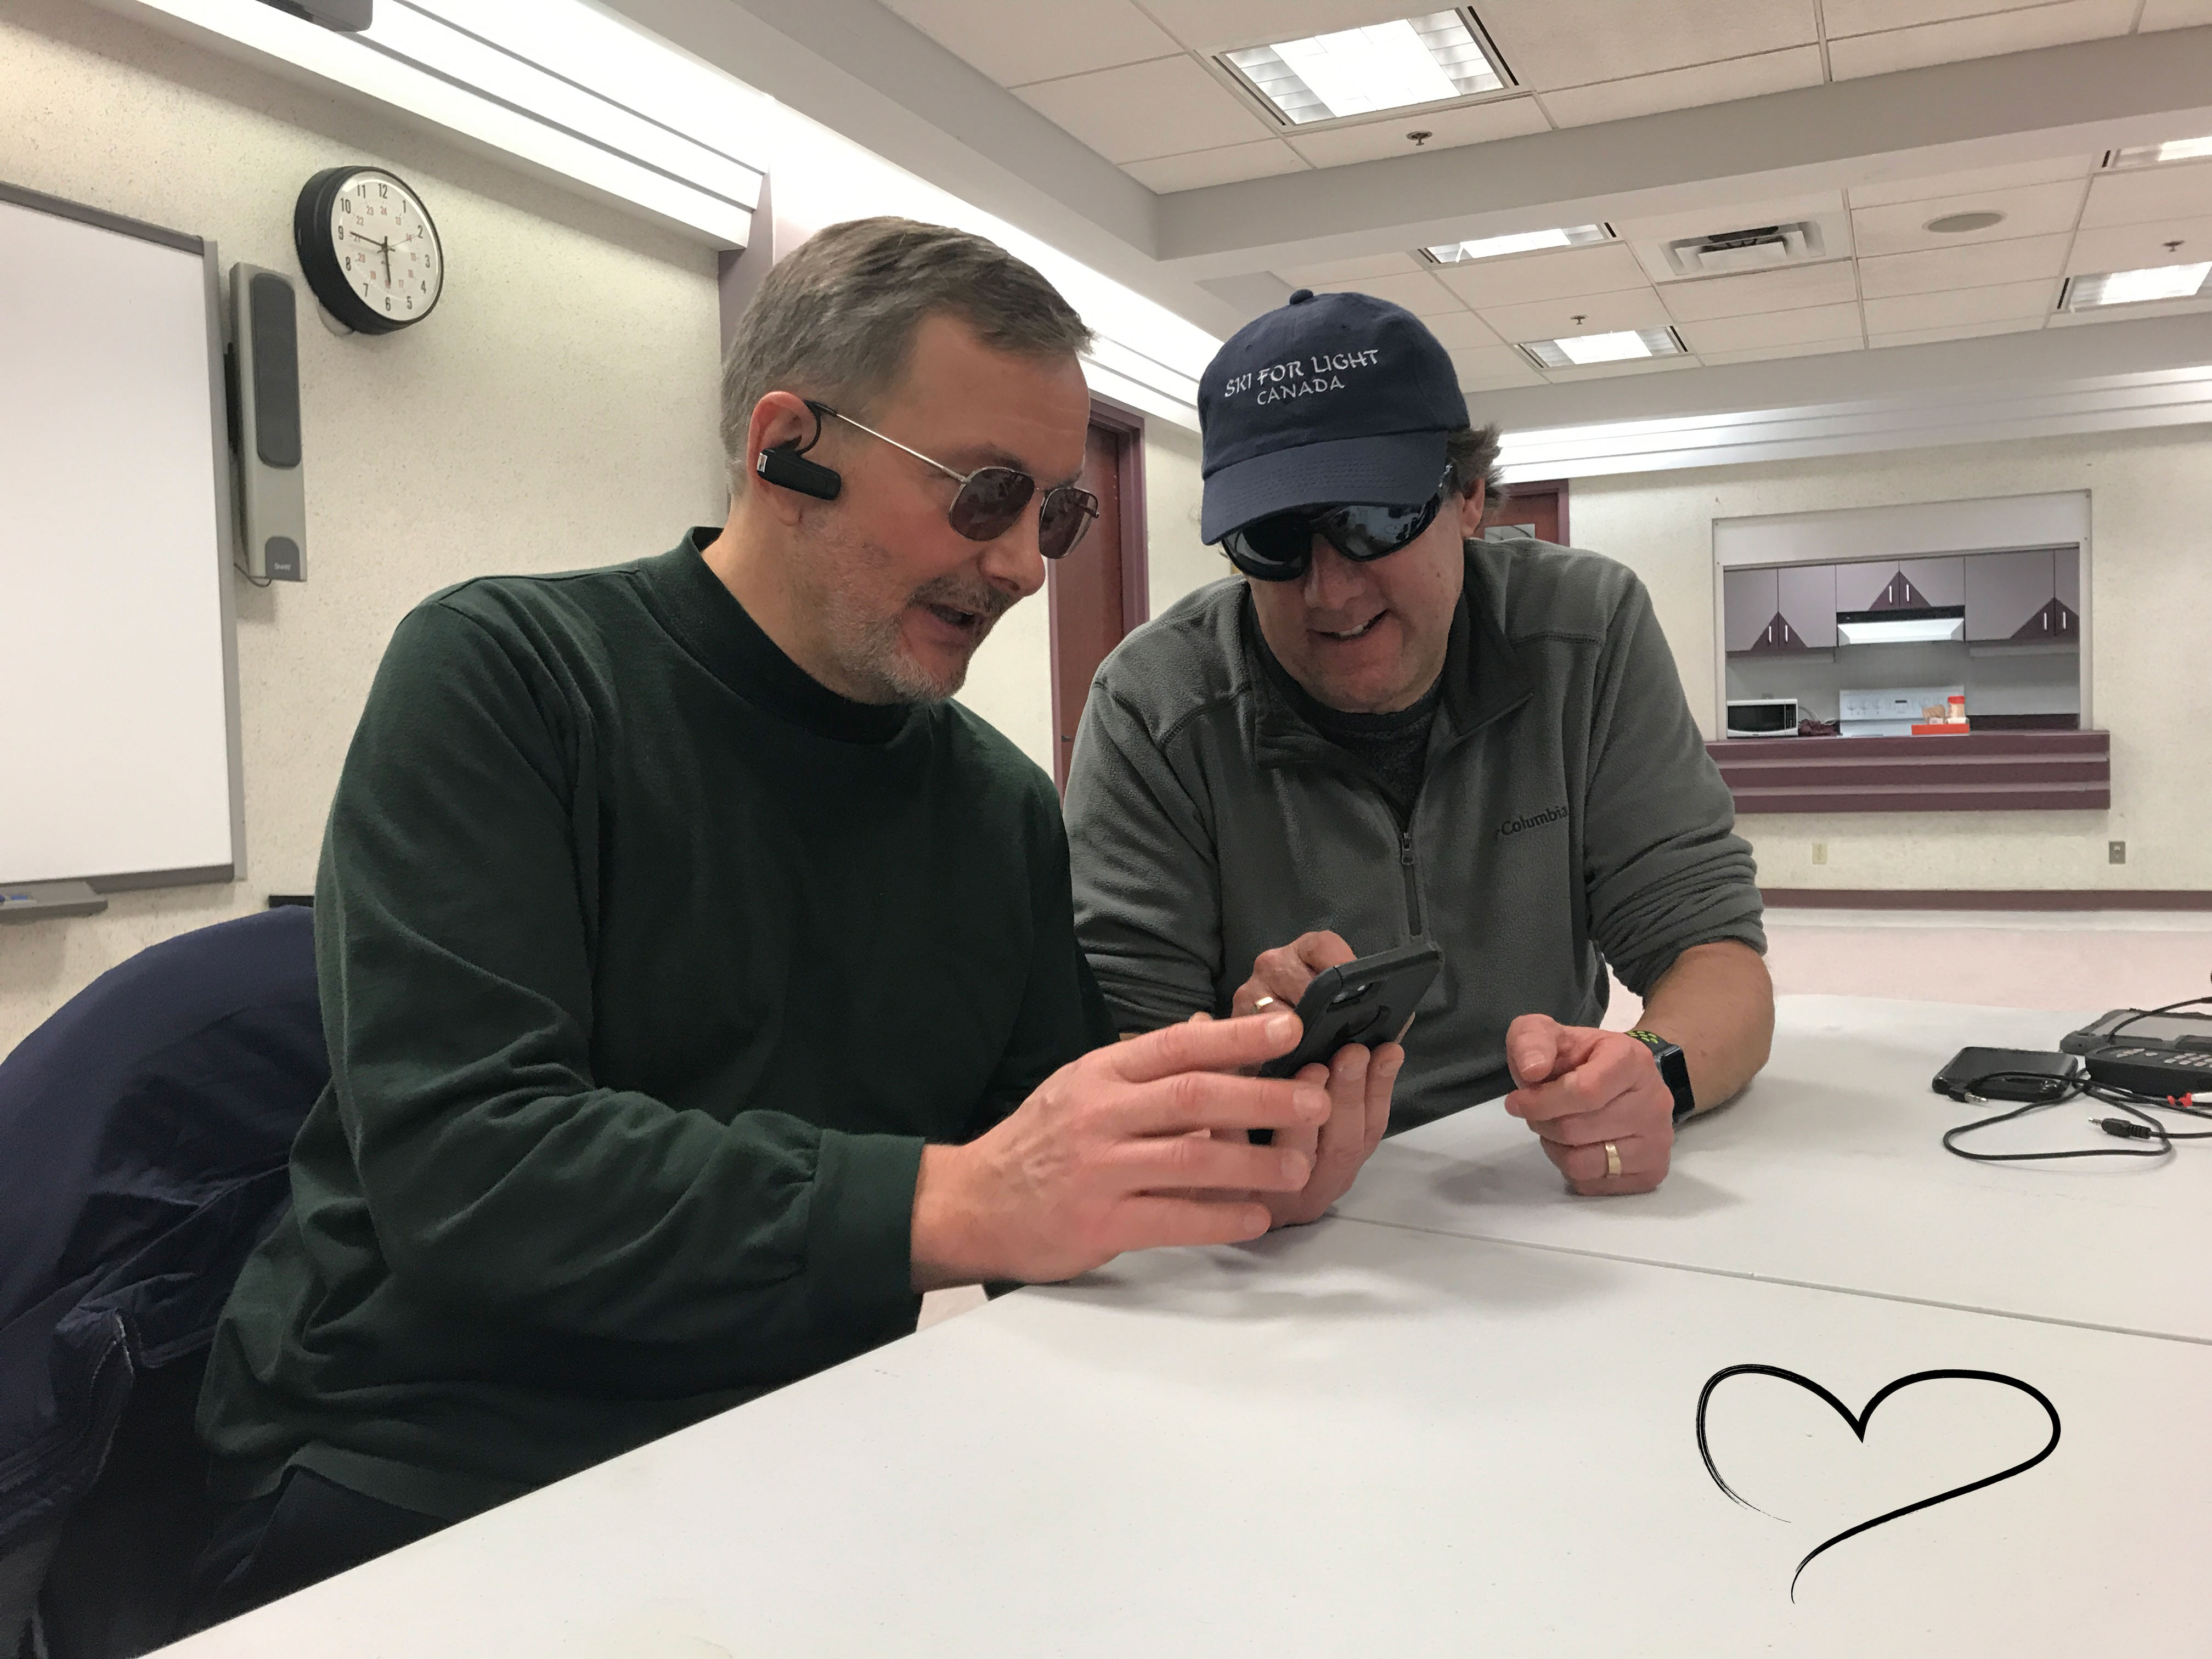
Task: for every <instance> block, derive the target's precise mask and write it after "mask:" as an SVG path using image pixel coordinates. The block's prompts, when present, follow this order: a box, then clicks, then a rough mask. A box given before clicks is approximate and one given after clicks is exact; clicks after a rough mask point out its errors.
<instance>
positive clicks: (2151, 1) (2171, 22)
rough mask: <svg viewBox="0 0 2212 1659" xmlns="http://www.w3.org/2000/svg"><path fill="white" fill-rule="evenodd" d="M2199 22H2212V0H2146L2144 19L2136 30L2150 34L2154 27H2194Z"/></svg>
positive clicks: (2137, 25)
mask: <svg viewBox="0 0 2212 1659" xmlns="http://www.w3.org/2000/svg"><path fill="white" fill-rule="evenodd" d="M2199 23H2212V0H2144V5H2143V12H2142V21H2141V22H2139V23H2137V24H2136V33H2139V34H2148V33H2151V32H2152V31H2153V30H2154V29H2186V28H2194V27H2196V26H2197V24H2199Z"/></svg>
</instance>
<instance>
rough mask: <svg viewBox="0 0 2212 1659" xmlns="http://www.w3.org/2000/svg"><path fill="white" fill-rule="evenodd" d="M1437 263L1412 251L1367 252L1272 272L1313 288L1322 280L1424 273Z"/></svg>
mask: <svg viewBox="0 0 2212 1659" xmlns="http://www.w3.org/2000/svg"><path fill="white" fill-rule="evenodd" d="M1435 269H1436V267H1435V266H1434V265H1432V264H1429V262H1428V261H1427V260H1425V259H1423V258H1419V257H1418V256H1417V255H1414V254H1411V253H1370V254H1367V255H1365V256H1364V257H1363V258H1358V259H1331V260H1329V261H1328V263H1327V264H1318V265H1290V266H1286V267H1285V268H1284V269H1283V270H1279V271H1277V272H1276V273H1275V275H1276V276H1279V277H1281V278H1282V279H1283V280H1284V281H1285V282H1286V283H1289V284H1290V285H1291V287H1292V288H1312V287H1314V286H1315V285H1316V284H1317V283H1357V282H1363V281H1364V280H1365V279H1366V278H1368V277H1370V276H1412V275H1414V274H1415V273H1419V274H1421V275H1426V274H1428V273H1429V272H1431V271H1433V270H1435Z"/></svg>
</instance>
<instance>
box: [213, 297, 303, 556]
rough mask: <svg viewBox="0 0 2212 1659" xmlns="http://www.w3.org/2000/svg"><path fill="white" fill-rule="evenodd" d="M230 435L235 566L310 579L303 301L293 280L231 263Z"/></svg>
mask: <svg viewBox="0 0 2212 1659" xmlns="http://www.w3.org/2000/svg"><path fill="white" fill-rule="evenodd" d="M230 337H231V348H230V350H231V366H232V372H231V376H230V380H231V386H230V395H231V411H232V415H233V422H232V432H231V442H232V446H233V447H234V448H235V449H236V450H237V452H238V484H239V507H240V513H239V538H240V558H239V567H240V568H241V569H242V570H244V571H245V572H246V575H247V576H248V577H249V578H251V579H252V580H254V581H257V582H266V581H279V582H297V581H305V580H307V480H306V476H305V472H304V470H303V468H302V467H301V447H300V307H299V301H298V298H297V296H296V295H295V294H294V292H293V289H292V283H291V279H290V278H289V277H286V276H280V275H278V274H277V273H276V271H273V270H262V269H261V268H260V267H259V266H258V265H246V264H239V265H233V266H232V267H231V268H230Z"/></svg>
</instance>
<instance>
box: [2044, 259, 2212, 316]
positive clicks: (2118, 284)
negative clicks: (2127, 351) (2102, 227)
mask: <svg viewBox="0 0 2212 1659" xmlns="http://www.w3.org/2000/svg"><path fill="white" fill-rule="evenodd" d="M2207 276H2212V261H2207V262H2205V263H2204V264H2194V265H2152V266H2149V267H2148V268H2147V269H2145V270H2110V271H2106V273H2104V274H2103V275H2102V276H2075V277H2073V278H2070V279H2069V281H2068V283H2067V284H2066V297H2065V298H2064V299H2063V300H2061V301H2059V308H2060V309H2061V310H2063V311H2092V310H2094V309H2095V308H2096V307H2099V306H2131V305H2140V304H2142V302H2143V301H2147V300H2191V299H2195V298H2196V297H2197V295H2200V294H2202V293H2203V292H2204V289H2205V281H2204V279H2205V278H2206V277H2207Z"/></svg>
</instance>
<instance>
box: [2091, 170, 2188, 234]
mask: <svg viewBox="0 0 2212 1659" xmlns="http://www.w3.org/2000/svg"><path fill="white" fill-rule="evenodd" d="M2208 213H2212V161H2194V162H2191V163H2189V164H2188V165H2186V166H2179V167H2175V166H2168V167H2138V168H2135V169H2133V170H2131V171H2129V172H2125V173H2100V174H2098V175H2097V177H2096V178H2094V179H2091V180H2090V182H2089V205H2088V206H2087V208H2085V209H2083V210H2082V212H2081V224H2082V228H2084V229H2087V228H2089V227H2090V226H2092V225H2143V224H2152V223H2154V222H2158V221H2160V220H2162V219H2198V218H2202V217H2203V216H2205V215H2206V214H2208Z"/></svg>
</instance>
